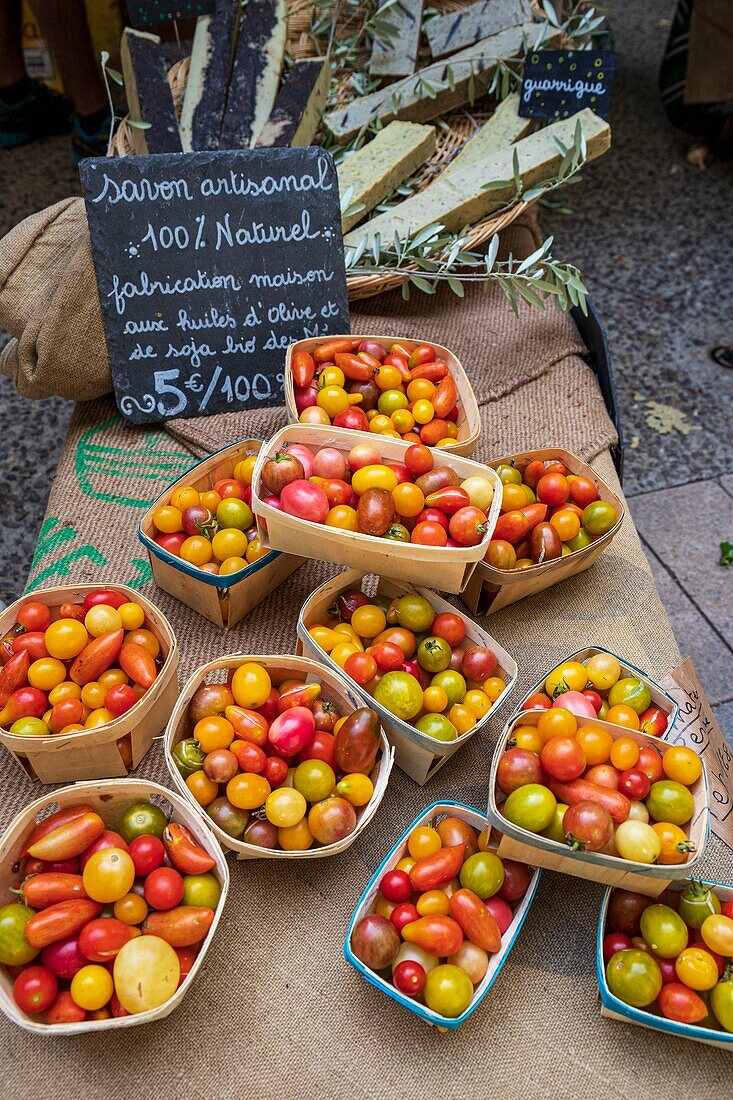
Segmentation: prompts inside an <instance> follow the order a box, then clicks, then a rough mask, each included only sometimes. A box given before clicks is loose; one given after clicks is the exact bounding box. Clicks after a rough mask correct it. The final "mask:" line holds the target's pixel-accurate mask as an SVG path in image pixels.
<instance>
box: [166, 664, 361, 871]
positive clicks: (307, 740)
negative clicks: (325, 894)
mask: <svg viewBox="0 0 733 1100" xmlns="http://www.w3.org/2000/svg"><path fill="white" fill-rule="evenodd" d="M188 721H189V726H190V731H191V735H190V736H189V737H186V738H184V740H182V741H179V742H178V743H177V744H176V745H175V747H174V749H173V760H174V762H175V764H176V766H177V768H178V770H179V772H180V773H181V775H183V776H184V777H185V781H186V786H187V787H188V789H189V791H190V792H191V795H192V796H193V798H194V799H195V800H196V802H197V803H198V804H199V806H202V807H203V808H204V809H205V810H206V813H207V814H208V815H209V817H210V818H211V820H212V821H214V822H215V824H216V825H218V826H219V828H220V829H221V830H222V831H223V832H225V833H226V834H227V835H228V836H231V837H234V838H236V839H241V840H243V841H245V842H246V843H247V844H254V845H256V846H257V847H259V848H269V849H278V848H280V849H284V850H285V851H288V852H302V851H306V849H308V848H310V847H312V846H313V844H317V845H327V844H334V843H336V842H337V841H339V840H343V839H344V837H347V836H349V835H350V834H351V833H353V831H354V829H355V828H356V810H357V809H358V808H359V807H361V806H365V805H366V804H367V803H368V802H369V801H370V799H371V797H372V794H373V792H374V786H373V784H372V781H371V779H370V775H369V773H370V772H371V771H372V768H373V767H374V764H375V761H376V759H377V753H378V751H379V744H380V729H379V719H378V717H377V715H376V713H375V712H374V711H373V710H371V709H369V708H368V707H362V708H360V709H358V710H355V711H353V712H352V713H351V714H346V715H340V714H339V712H338V710H337V709H336V707H335V706H334V705H333V703H331V702H329V701H328V700H326V699H324V698H323V694H322V689H321V684H320V683H318V682H312V683H304V682H303V680H302V679H299V678H297V677H296V678H290V679H283V680H282V681H281V682H280V683H279V684H278V686H277V687H275V686H274V685H273V683H272V680H271V677H270V674H269V673H268V671H267V669H266V668H264V666H263V665H261V664H259V663H257V662H255V661H246V662H245V663H244V664H241V665H239V667H238V668H236V669H233V670H231V671H230V673H229V677H228V679H227V682H226V683H205V684H202V685H201V687H200V688H198V690H197V691H196V693H195V695H194V696H193V698H192V699H191V702H190V704H189V708H188Z"/></svg>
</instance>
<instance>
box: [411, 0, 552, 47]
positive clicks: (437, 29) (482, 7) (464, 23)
mask: <svg viewBox="0 0 733 1100" xmlns="http://www.w3.org/2000/svg"><path fill="white" fill-rule="evenodd" d="M531 17H532V12H531V9H530V6H529V3H528V0H479V2H478V3H477V4H471V6H470V7H468V8H458V9H457V10H456V11H449V12H446V13H445V15H439V16H437V18H435V19H429V20H428V21H427V23H426V24H425V37H426V38H427V40H428V45H429V46H430V52H431V54H432V55H433V57H445V56H446V54H449V53H454V52H455V51H456V50H462V49H463V48H464V46H472V45H473V44H474V42H480V41H481V39H482V38H488V36H489V35H490V34H498V33H499V31H504V30H506V29H507V27H516V26H517V24H519V23H524V22H525V21H526V20H527V19H531Z"/></svg>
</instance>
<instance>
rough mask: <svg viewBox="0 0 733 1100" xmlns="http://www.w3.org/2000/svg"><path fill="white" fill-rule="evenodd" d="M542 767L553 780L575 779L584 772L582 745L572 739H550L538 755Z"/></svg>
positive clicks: (584, 762) (584, 763)
mask: <svg viewBox="0 0 733 1100" xmlns="http://www.w3.org/2000/svg"><path fill="white" fill-rule="evenodd" d="M540 761H541V763H542V767H543V768H544V769H545V771H546V772H547V773H548V775H551V776H552V778H553V779H561V780H563V781H564V782H566V781H568V780H570V779H577V778H578V776H580V775H582V774H583V772H584V771H585V767H586V760H585V753H584V752H583V747H582V745H580V744H578V742H577V741H576V740H575V738H574V737H552V738H551V739H550V740H549V741H548V742H547V744H546V745H544V746H543V748H542V752H541V754H540Z"/></svg>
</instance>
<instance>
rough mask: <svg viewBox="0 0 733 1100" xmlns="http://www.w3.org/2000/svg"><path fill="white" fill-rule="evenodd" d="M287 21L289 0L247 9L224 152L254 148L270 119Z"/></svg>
mask: <svg viewBox="0 0 733 1100" xmlns="http://www.w3.org/2000/svg"><path fill="white" fill-rule="evenodd" d="M287 18H288V16H287V2H286V0H249V3H248V4H247V6H246V7H245V8H244V9H243V11H242V19H241V22H240V26H239V35H238V38H237V49H236V52H235V54H234V64H233V66H232V75H231V79H230V81H229V92H228V94H227V104H226V109H225V111H224V121H223V124H222V129H221V138H220V141H219V148H220V149H244V148H247V147H248V146H251V145H254V144H255V142H256V141H257V138H258V137H259V136H260V131H261V130H262V127H263V126H264V125H265V123H266V122H267V120H268V118H269V117H270V114H271V112H272V108H273V107H274V106H275V99H276V98H277V91H278V87H279V85H280V73H281V72H282V66H283V56H284V54H285V37H286V32H287Z"/></svg>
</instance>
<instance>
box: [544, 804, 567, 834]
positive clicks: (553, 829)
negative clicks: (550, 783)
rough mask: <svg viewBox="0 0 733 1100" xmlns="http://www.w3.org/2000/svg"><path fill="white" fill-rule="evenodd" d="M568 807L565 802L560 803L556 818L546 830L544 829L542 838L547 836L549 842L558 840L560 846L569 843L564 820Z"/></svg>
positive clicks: (556, 809) (556, 808)
mask: <svg viewBox="0 0 733 1100" xmlns="http://www.w3.org/2000/svg"><path fill="white" fill-rule="evenodd" d="M567 809H568V807H567V806H566V805H565V803H564V802H558V804H557V806H556V807H555V816H554V817H553V819H552V821H551V822H550V824H549V825H548V826H547V828H546V829H543V830H542V832H541V834H540V835H541V836H546V837H547V838H548V840H556V841H557V843H558V844H565V843H567V842H566V840H565V826H564V825H563V819H564V817H565V812H566V810H567Z"/></svg>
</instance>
